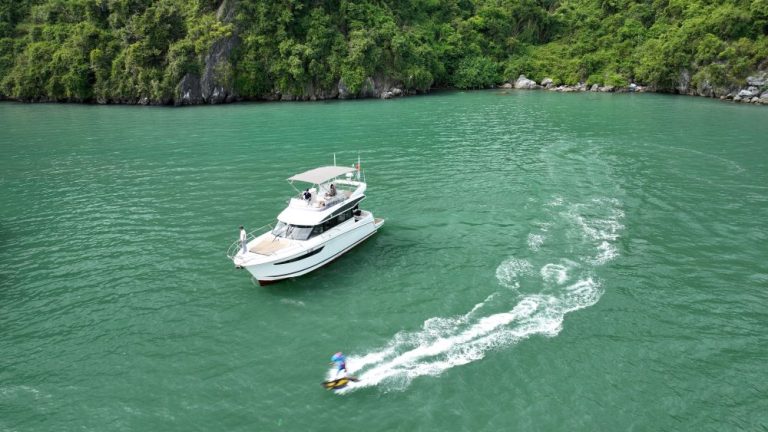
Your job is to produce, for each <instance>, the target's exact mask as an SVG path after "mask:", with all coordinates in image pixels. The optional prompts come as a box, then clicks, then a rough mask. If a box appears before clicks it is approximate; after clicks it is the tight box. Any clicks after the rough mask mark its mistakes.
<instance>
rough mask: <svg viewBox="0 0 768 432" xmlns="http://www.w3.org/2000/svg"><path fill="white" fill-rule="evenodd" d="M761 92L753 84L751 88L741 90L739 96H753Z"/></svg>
mask: <svg viewBox="0 0 768 432" xmlns="http://www.w3.org/2000/svg"><path fill="white" fill-rule="evenodd" d="M759 94H760V90H758V88H757V87H754V86H751V87H749V88H746V89H743V90H741V91H740V92H739V96H740V97H742V98H751V97H753V96H757V95H759Z"/></svg>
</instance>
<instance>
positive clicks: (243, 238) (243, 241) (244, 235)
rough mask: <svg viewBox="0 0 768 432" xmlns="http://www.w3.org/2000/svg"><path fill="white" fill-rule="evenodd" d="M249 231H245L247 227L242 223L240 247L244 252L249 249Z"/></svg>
mask: <svg viewBox="0 0 768 432" xmlns="http://www.w3.org/2000/svg"><path fill="white" fill-rule="evenodd" d="M247 246H248V233H247V232H245V228H244V227H243V226H242V225H240V248H242V250H243V253H246V252H247V251H248V247H247Z"/></svg>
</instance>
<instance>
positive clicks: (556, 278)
mask: <svg viewBox="0 0 768 432" xmlns="http://www.w3.org/2000/svg"><path fill="white" fill-rule="evenodd" d="M539 273H540V274H541V278H542V279H543V280H544V281H545V282H549V283H556V284H558V285H562V284H564V283H565V281H567V280H568V267H566V266H564V265H560V264H546V265H545V266H544V267H542V268H541V270H540V271H539Z"/></svg>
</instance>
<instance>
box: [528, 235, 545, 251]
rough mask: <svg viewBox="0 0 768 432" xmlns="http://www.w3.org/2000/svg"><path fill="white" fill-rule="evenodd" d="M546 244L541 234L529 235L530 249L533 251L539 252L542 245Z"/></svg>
mask: <svg viewBox="0 0 768 432" xmlns="http://www.w3.org/2000/svg"><path fill="white" fill-rule="evenodd" d="M542 244H544V236H543V235H541V234H528V248H530V249H531V250H532V251H534V252H535V251H538V250H539V249H541V245H542Z"/></svg>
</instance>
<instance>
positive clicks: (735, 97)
mask: <svg viewBox="0 0 768 432" xmlns="http://www.w3.org/2000/svg"><path fill="white" fill-rule="evenodd" d="M733 101H734V102H741V96H739V95H736V96H734V97H733Z"/></svg>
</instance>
